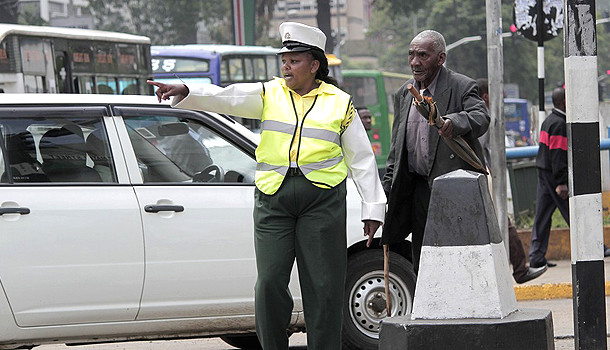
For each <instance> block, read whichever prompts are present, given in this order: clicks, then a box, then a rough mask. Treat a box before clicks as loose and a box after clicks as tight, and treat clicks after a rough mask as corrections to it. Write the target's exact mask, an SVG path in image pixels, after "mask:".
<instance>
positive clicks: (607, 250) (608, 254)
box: [604, 244, 610, 258]
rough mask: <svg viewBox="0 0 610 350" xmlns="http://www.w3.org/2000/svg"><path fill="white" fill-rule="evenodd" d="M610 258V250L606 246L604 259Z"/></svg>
mask: <svg viewBox="0 0 610 350" xmlns="http://www.w3.org/2000/svg"><path fill="white" fill-rule="evenodd" d="M607 256H610V248H608V247H607V246H606V245H605V244H604V258H605V257H607Z"/></svg>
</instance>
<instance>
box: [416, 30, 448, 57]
mask: <svg viewBox="0 0 610 350" xmlns="http://www.w3.org/2000/svg"><path fill="white" fill-rule="evenodd" d="M416 39H417V40H430V41H431V42H432V48H433V49H434V51H435V52H436V53H441V52H445V49H446V47H447V44H446V43H445V38H444V37H443V34H441V33H439V32H437V31H436V30H431V29H428V30H424V31H423V32H421V33H419V34H417V35H416V36H415V38H413V40H416ZM413 40H412V41H413Z"/></svg>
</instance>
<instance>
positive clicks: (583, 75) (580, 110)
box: [564, 0, 607, 350]
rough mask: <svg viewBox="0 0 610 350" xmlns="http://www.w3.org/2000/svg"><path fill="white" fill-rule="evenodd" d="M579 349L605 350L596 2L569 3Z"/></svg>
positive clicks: (567, 63)
mask: <svg viewBox="0 0 610 350" xmlns="http://www.w3.org/2000/svg"><path fill="white" fill-rule="evenodd" d="M564 13H565V14H566V16H565V23H566V25H565V28H566V29H565V34H564V36H565V37H564V54H565V57H564V69H565V77H566V115H567V118H566V121H567V125H566V126H567V135H568V187H569V189H570V243H571V249H572V293H573V296H572V298H573V300H574V301H573V308H574V345H575V348H576V349H579V350H585V349H587V350H589V349H606V348H607V344H606V341H607V340H606V299H605V288H604V287H605V282H604V252H603V250H604V248H603V216H602V195H601V165H600V150H599V117H598V115H599V114H598V110H599V101H598V86H597V34H596V28H595V0H564Z"/></svg>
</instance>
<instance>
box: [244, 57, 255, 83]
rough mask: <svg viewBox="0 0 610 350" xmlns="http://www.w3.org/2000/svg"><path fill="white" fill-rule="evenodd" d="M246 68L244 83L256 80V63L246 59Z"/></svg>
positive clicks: (248, 58)
mask: <svg viewBox="0 0 610 350" xmlns="http://www.w3.org/2000/svg"><path fill="white" fill-rule="evenodd" d="M244 68H245V72H246V75H245V76H244V81H252V80H254V62H253V60H252V58H250V57H244Z"/></svg>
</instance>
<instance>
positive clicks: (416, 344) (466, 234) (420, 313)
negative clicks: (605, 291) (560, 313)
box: [379, 170, 554, 350]
mask: <svg viewBox="0 0 610 350" xmlns="http://www.w3.org/2000/svg"><path fill="white" fill-rule="evenodd" d="M379 349H380V350H396V349H409V350H411V349H422V350H423V349H426V350H433V349H468V350H472V349H481V350H482V349H519V350H524V349H531V350H541V349H554V343H553V321H552V316H551V312H550V311H549V310H532V309H528V310H517V301H516V298H515V292H514V288H513V284H512V277H511V273H510V269H509V266H508V258H507V254H506V250H505V248H504V244H503V243H502V238H501V234H500V228H499V226H498V220H497V218H496V216H495V212H494V208H493V204H492V200H491V196H490V194H489V190H488V187H487V178H486V177H485V175H483V174H479V173H475V172H470V171H465V170H456V171H453V172H451V173H449V174H446V175H443V176H440V177H438V178H437V179H435V180H434V183H433V186H432V194H431V197H430V207H429V210H428V221H427V223H426V232H425V235H424V242H423V247H422V253H421V260H420V266H419V275H418V277H417V285H416V289H415V296H414V300H413V310H412V312H411V313H410V314H408V315H405V316H399V317H390V318H386V319H384V320H383V321H382V323H381V327H380V338H379Z"/></svg>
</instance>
